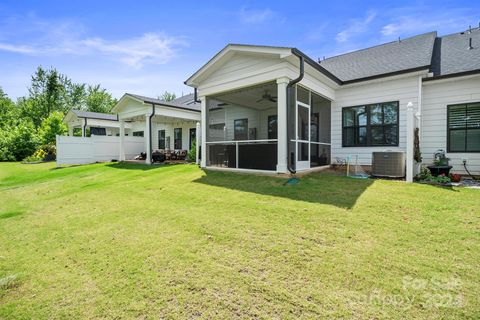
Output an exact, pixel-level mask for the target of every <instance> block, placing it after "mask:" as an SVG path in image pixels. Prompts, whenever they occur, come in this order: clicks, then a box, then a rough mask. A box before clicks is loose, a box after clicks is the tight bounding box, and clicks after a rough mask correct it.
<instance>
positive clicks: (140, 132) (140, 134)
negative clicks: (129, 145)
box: [132, 131, 143, 137]
mask: <svg viewBox="0 0 480 320" xmlns="http://www.w3.org/2000/svg"><path fill="white" fill-rule="evenodd" d="M132 135H133V136H134V137H143V131H134V132H133V133H132Z"/></svg>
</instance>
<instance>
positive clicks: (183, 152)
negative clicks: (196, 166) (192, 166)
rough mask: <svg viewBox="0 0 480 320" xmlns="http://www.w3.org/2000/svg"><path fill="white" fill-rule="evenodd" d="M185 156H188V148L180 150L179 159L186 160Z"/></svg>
mask: <svg viewBox="0 0 480 320" xmlns="http://www.w3.org/2000/svg"><path fill="white" fill-rule="evenodd" d="M185 158H187V150H180V151H179V155H178V159H180V160H185Z"/></svg>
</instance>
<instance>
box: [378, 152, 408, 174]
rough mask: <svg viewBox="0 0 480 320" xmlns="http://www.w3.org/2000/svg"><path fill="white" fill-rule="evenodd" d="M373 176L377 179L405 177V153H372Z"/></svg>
mask: <svg viewBox="0 0 480 320" xmlns="http://www.w3.org/2000/svg"><path fill="white" fill-rule="evenodd" d="M372 175H373V176H377V177H389V178H403V177H405V152H403V151H382V152H373V153H372Z"/></svg>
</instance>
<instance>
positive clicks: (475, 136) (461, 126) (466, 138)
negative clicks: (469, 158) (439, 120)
mask: <svg viewBox="0 0 480 320" xmlns="http://www.w3.org/2000/svg"><path fill="white" fill-rule="evenodd" d="M447 112H448V115H447V118H448V121H447V131H448V138H447V140H448V147H447V151H448V152H480V102H477V103H470V104H459V105H452V106H448V107H447Z"/></svg>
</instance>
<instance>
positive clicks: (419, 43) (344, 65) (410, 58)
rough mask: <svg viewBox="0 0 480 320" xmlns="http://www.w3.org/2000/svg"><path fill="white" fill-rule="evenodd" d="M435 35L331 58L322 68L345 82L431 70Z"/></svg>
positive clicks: (434, 33) (424, 35)
mask: <svg viewBox="0 0 480 320" xmlns="http://www.w3.org/2000/svg"><path fill="white" fill-rule="evenodd" d="M436 36H437V33H436V32H429V33H425V34H421V35H418V36H414V37H411V38H406V39H403V40H401V41H394V42H390V43H386V44H382V45H379V46H375V47H371V48H367V49H363V50H358V51H354V52H350V53H346V54H342V55H339V56H335V57H331V58H328V59H325V60H323V61H321V62H320V65H321V66H322V67H324V68H325V69H327V70H328V71H329V72H331V73H332V74H334V75H335V76H336V77H338V78H339V79H340V80H342V81H344V82H349V81H355V80H358V79H363V78H369V77H374V76H379V75H383V74H390V73H395V72H401V71H405V70H411V69H419V68H422V67H424V68H428V67H429V66H430V63H431V59H432V52H433V45H434V42H435V38H436Z"/></svg>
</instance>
